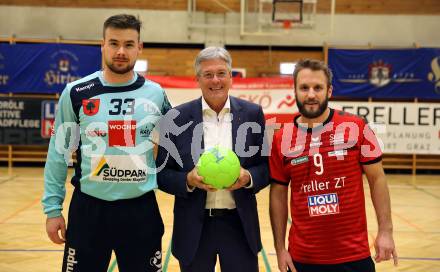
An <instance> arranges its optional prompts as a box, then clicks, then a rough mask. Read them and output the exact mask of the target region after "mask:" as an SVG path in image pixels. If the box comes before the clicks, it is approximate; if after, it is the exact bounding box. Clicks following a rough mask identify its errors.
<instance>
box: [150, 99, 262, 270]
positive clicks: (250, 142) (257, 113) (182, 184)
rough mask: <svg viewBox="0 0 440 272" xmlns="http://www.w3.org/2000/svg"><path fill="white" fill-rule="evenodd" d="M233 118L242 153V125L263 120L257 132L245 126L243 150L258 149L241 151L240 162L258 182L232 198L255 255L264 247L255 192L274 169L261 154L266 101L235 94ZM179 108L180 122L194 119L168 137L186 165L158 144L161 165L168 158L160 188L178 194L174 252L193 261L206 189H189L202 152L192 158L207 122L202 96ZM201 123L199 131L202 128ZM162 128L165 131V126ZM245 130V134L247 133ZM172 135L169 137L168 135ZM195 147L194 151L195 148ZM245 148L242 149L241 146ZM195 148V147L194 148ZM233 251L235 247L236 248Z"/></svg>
mask: <svg viewBox="0 0 440 272" xmlns="http://www.w3.org/2000/svg"><path fill="white" fill-rule="evenodd" d="M230 103H231V113H232V115H233V117H232V118H233V119H232V146H233V148H234V151H236V153H237V151H238V152H239V149H238V146H240V144H238V145H237V146H236V139H237V130H238V128H239V126H240V124H242V123H244V122H254V123H258V124H259V126H260V127H261V131H260V132H258V133H257V132H255V133H252V131H251V129H247V130H244V131H243V130H240V131H239V133H240V135H239V138H240V137H241V139H242V140H243V139H246V141H245V143H243V141H241V145H243V144H244V145H245V148H244V150H245V151H250V150H249V149H248V148H249V147H250V146H257V147H258V152H257V153H256V155H254V156H251V157H246V156H240V154H237V155H238V157H239V159H240V163H241V166H242V167H243V168H245V169H247V170H248V171H249V172H250V173H251V175H252V180H253V187H252V188H250V189H246V188H240V189H238V190H235V191H233V197H234V199H235V204H236V206H237V211H238V214H239V216H240V219H241V223H242V225H243V228H244V232H245V233H246V239H247V242H248V243H249V247H250V248H251V250H252V251H253V253H254V254H258V252H259V251H260V250H261V239H260V225H259V220H258V213H257V201H256V198H255V194H256V193H257V192H258V191H260V190H261V189H262V188H264V187H265V186H266V185H268V184H269V178H268V176H269V169H268V158H267V156H264V157H263V156H261V150H262V146H263V142H264V129H265V124H264V123H265V120H264V115H263V111H262V108H261V106H259V105H257V104H254V103H250V102H247V101H245V100H242V99H239V98H235V97H232V96H230ZM175 109H176V110H178V111H179V112H180V114H179V115H178V117H176V118H175V119H174V122H175V124H177V125H178V126H179V127H180V126H183V125H185V124H187V123H188V122H191V121H192V124H191V125H190V126H189V127H188V128H187V129H186V130H185V131H184V132H182V133H181V134H180V135H178V136H175V135H169V136H168V137H169V139H170V140H171V141H172V142H173V143H174V144H175V145H176V147H177V149H178V151H179V155H180V158H181V159H182V162H183V167H181V166H180V165H179V164H178V163H177V162H176V160H175V159H173V158H172V157H171V156H168V155H169V154H167V151H166V150H165V149H164V148H163V147H162V146H159V150H158V156H157V165H158V166H160V165H162V164H163V163H164V162H165V161H166V165H165V168H164V169H163V170H161V171H160V172H159V173H158V175H157V180H158V184H159V188H160V189H161V190H163V191H165V192H167V193H170V194H173V195H175V202H174V224H173V238H172V239H173V242H172V252H173V255H174V256H175V257H176V258H177V259H178V260H179V261H180V262H182V263H183V264H184V265H189V264H190V263H191V261H192V260H193V258H194V256H195V254H196V251H197V248H198V244H199V240H200V236H201V232H202V228H203V220H204V216H205V215H204V214H205V203H206V191H205V190H201V189H199V188H196V189H195V190H194V191H193V192H187V187H186V186H187V185H186V184H187V183H186V176H187V174H188V172H189V171H191V170H192V169H193V168H194V165H195V163H197V161H198V158H199V157H200V152H195V153H199V154H196V155H195V159H194V160H193V157H192V153H194V151H195V148H194V147H197V146H198V147H199V148H200V147H202V148H203V136H202V135H203V125H201V123H202V122H203V118H202V100H201V98H199V99H196V100H193V101H190V102H188V103H185V104H182V105H179V106H177V107H176V108H175ZM197 125H199V126H198V129H200V130H198V129H197ZM195 128H196V132H195V139H197V138H198V139H200V140H201V143H200V141H199V143H198V144H195V145H193V148H191V146H192V142H193V132H194V129H195ZM161 133H162V131H161ZM244 134H245V135H244ZM166 137H167V136H166ZM191 149H192V150H191ZM241 149H243V148H242V147H241ZM192 151H193V152H192ZM230 250H234V249H233V248H231V249H230Z"/></svg>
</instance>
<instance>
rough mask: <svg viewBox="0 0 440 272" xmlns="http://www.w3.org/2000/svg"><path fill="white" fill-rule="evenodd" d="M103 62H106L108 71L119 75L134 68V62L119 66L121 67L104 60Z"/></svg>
mask: <svg viewBox="0 0 440 272" xmlns="http://www.w3.org/2000/svg"><path fill="white" fill-rule="evenodd" d="M105 63H106V64H107V67H108V68H109V69H110V71H112V72H113V73H115V74H119V75H123V74H126V73H128V72H130V71H132V70H133V68H134V63H133V64H130V63H129V64H128V65H127V66H126V67H121V68H118V67H116V66H115V65H114V64H113V63H111V62H107V61H106V62H105Z"/></svg>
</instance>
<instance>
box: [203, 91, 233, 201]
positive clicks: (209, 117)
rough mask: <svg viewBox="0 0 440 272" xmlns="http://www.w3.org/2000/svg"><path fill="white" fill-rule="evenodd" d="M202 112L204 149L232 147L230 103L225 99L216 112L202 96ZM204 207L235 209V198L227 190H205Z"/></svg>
mask: <svg viewBox="0 0 440 272" xmlns="http://www.w3.org/2000/svg"><path fill="white" fill-rule="evenodd" d="M202 114H203V141H204V147H205V150H208V149H209V148H211V147H215V146H221V147H224V148H227V149H231V150H233V148H232V114H231V103H230V101H229V97H228V100H226V103H225V105H224V107H223V109H222V110H221V111H220V112H219V114H218V115H217V113H216V112H215V111H214V110H212V109H211V108H210V107H209V105H208V103H206V101H205V99H204V98H203V97H202ZM205 208H206V209H235V208H236V206H235V200H234V197H233V196H232V193H231V192H229V191H227V190H224V189H222V190H217V191H216V192H207V196H206V205H205Z"/></svg>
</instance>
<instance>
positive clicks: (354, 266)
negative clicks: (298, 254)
mask: <svg viewBox="0 0 440 272" xmlns="http://www.w3.org/2000/svg"><path fill="white" fill-rule="evenodd" d="M293 264H294V265H295V269H296V271H297V272H375V271H376V269H375V267H374V262H373V260H372V259H371V257H368V258H365V259H362V260H358V261H353V262H346V263H340V264H303V263H299V262H295V261H293ZM288 271H290V270H288Z"/></svg>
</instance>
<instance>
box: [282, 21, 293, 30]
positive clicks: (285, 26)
mask: <svg viewBox="0 0 440 272" xmlns="http://www.w3.org/2000/svg"><path fill="white" fill-rule="evenodd" d="M291 27H292V22H291V21H289V20H284V21H283V28H284V29H290V28H291Z"/></svg>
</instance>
